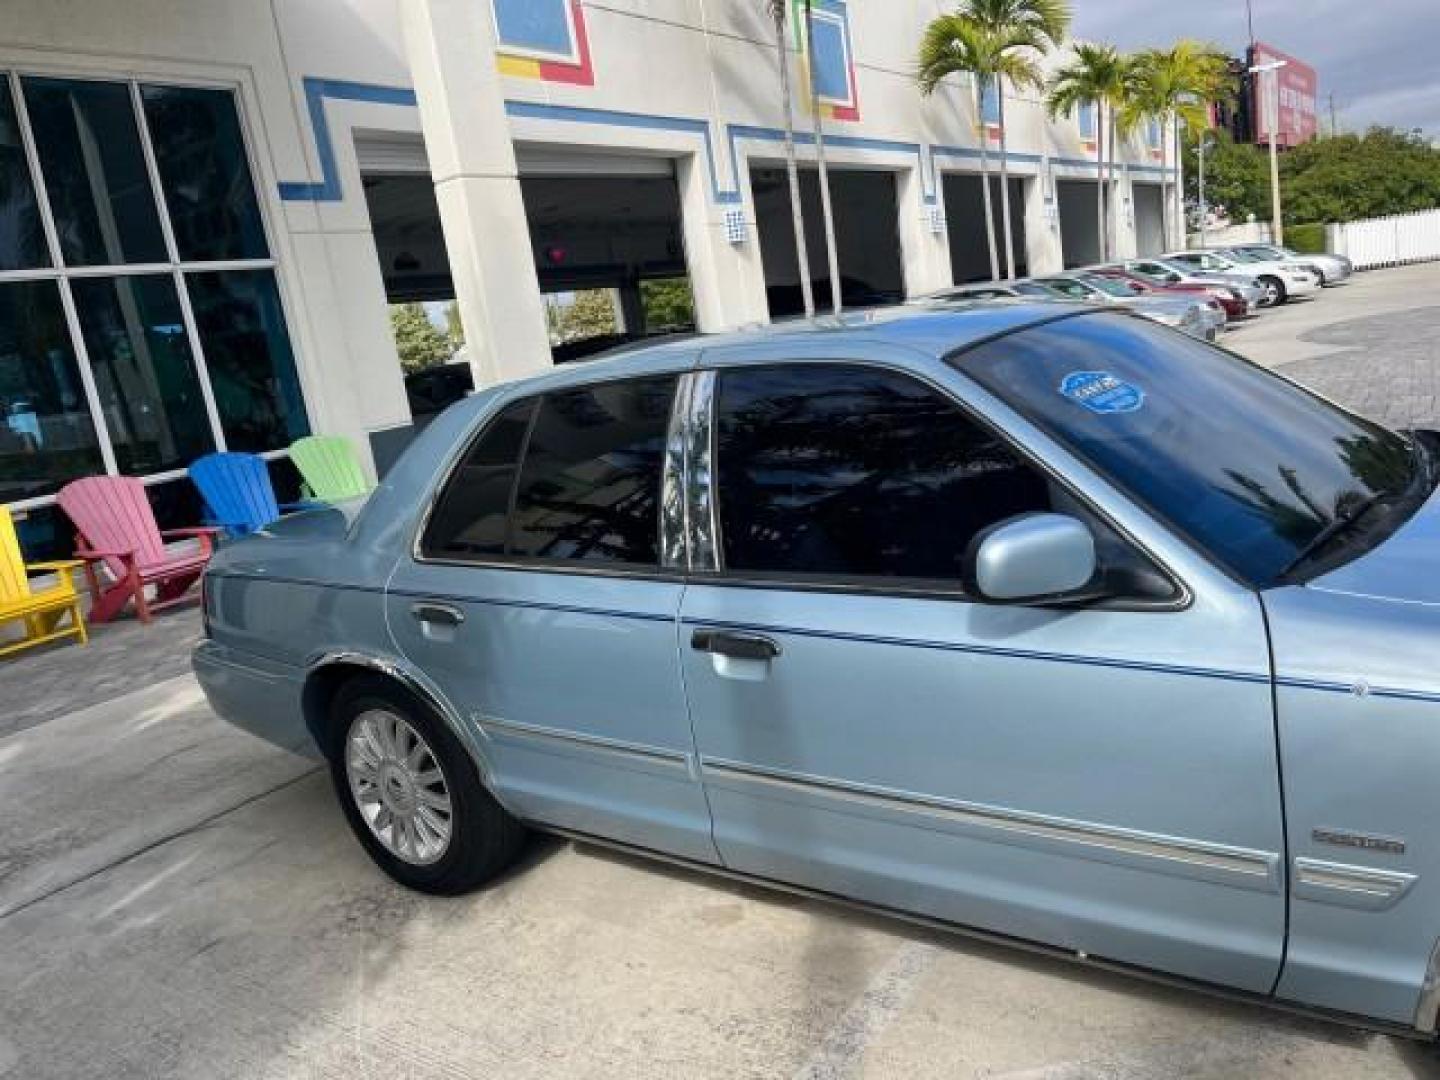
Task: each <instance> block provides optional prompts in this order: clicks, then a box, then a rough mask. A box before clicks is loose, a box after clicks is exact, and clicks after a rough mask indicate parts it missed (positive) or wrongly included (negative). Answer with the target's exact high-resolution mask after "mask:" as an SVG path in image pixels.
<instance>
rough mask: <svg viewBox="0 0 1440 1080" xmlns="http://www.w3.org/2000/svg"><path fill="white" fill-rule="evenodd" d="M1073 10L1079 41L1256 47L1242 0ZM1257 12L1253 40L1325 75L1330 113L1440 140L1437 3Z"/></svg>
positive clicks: (1110, 1) (1351, 123) (1140, 2)
mask: <svg viewBox="0 0 1440 1080" xmlns="http://www.w3.org/2000/svg"><path fill="white" fill-rule="evenodd" d="M1075 9H1076V10H1075V34H1076V36H1077V37H1085V38H1092V39H1100V40H1107V41H1113V42H1114V43H1115V44H1117V45H1119V46H1121V47H1122V48H1127V49H1131V48H1138V47H1141V46H1145V45H1163V44H1165V43H1167V42H1169V41H1173V40H1174V39H1175V38H1177V37H1194V38H1200V39H1201V40H1210V41H1214V42H1215V43H1216V44H1217V45H1220V46H1221V47H1223V48H1225V49H1226V50H1228V51H1230V52H1233V53H1235V54H1236V55H1239V54H1240V53H1241V51H1242V50H1243V49H1244V47H1245V44H1246V41H1247V39H1248V34H1247V31H1246V25H1245V3H1244V0H1210V2H1209V3H1208V4H1204V5H1201V4H1192V3H1182V2H1177V0H1077V3H1076V4H1075ZM1254 10H1255V36H1256V37H1257V38H1258V39H1260V40H1261V41H1264V42H1267V43H1269V44H1271V45H1273V46H1275V47H1276V48H1277V49H1281V50H1283V51H1284V52H1287V53H1289V54H1290V55H1292V56H1294V57H1296V58H1298V59H1300V60H1303V61H1304V62H1305V63H1307V64H1310V65H1311V66H1312V67H1314V68H1315V69H1316V70H1317V71H1318V72H1319V74H1320V97H1321V103H1322V106H1323V105H1325V104H1326V103H1327V98H1328V95H1330V94H1334V95H1335V104H1336V108H1337V109H1338V111H1339V112H1340V121H1341V124H1342V125H1344V126H1348V127H1352V128H1362V127H1365V126H1368V125H1369V124H1392V125H1394V126H1395V127H1401V128H1410V127H1419V128H1423V129H1425V130H1426V131H1427V132H1428V133H1429V134H1431V135H1432V136H1440V83H1437V82H1436V78H1435V61H1434V41H1435V39H1436V37H1437V35H1440V4H1437V3H1436V0H1380V2H1378V3H1368V4H1366V3H1356V2H1355V0H1255V3H1254Z"/></svg>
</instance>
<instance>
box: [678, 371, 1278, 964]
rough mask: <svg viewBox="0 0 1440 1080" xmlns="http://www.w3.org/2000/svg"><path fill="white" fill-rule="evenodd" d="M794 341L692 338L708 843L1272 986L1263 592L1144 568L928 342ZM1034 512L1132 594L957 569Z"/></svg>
mask: <svg viewBox="0 0 1440 1080" xmlns="http://www.w3.org/2000/svg"><path fill="white" fill-rule="evenodd" d="M799 351H800V350H799V349H795V348H793V347H792V350H791V351H790V352H789V354H788V355H787V356H786V357H783V358H782V357H773V356H757V355H756V354H755V353H754V352H753V351H741V352H739V353H723V352H722V353H719V354H713V353H707V354H706V356H705V358H704V362H705V364H706V365H707V366H708V365H710V364H712V363H713V364H714V365H715V374H714V375H713V376H705V378H706V380H707V381H706V382H705V383H704V384H703V385H705V386H708V387H711V388H713V389H712V393H711V395H710V397H711V402H710V406H711V407H710V410H709V411H708V412H705V411H704V410H703V409H702V410H700V412H701V415H702V416H704V417H706V418H707V420H708V422H710V423H713V427H714V434H713V440H710V441H709V445H710V446H712V447H713V451H706V452H707V453H709V452H713V455H714V459H713V462H712V461H708V460H706V461H703V462H702V464H701V468H700V472H701V473H702V474H706V475H712V476H713V477H715V482H716V488H715V495H716V500H717V505H716V507H715V513H714V515H713V520H714V530H713V531H714V534H715V535H716V536H717V537H718V543H717V552H716V558H715V561H714V563H713V566H712V568H711V569H710V571H709V573H708V574H696V575H695V576H694V577H693V578H692V583H691V585H690V587H689V588H688V589H687V592H686V595H685V599H684V603H683V607H682V611H681V624H682V625H681V642H680V644H681V649H682V653H683V657H684V666H685V683H686V687H687V691H688V694H689V698H690V705H691V712H692V715H693V718H694V725H695V736H696V745H697V751H698V754H699V759H700V768H701V774H702V776H703V777H704V781H705V787H706V791H707V794H708V797H709V802H710V806H711V810H712V814H713V818H714V823H715V836H716V843H717V846H718V848H719V851H720V854H721V855H722V857H723V858H724V860H725V863H726V865H728V866H730V867H733V868H735V869H738V870H741V871H745V872H749V873H754V874H759V875H763V876H767V877H772V878H777V879H781V880H785V881H790V882H795V883H799V884H803V885H806V886H809V887H812V888H816V889H821V890H825V891H829V892H834V893H839V894H843V895H847V896H854V897H859V898H861V899H864V900H867V901H870V902H873V903H877V904H881V905H884V906H887V907H892V908H897V909H904V910H908V911H918V912H921V913H924V914H927V915H931V916H937V917H940V918H944V919H947V920H952V921H955V922H959V923H963V924H967V925H971V926H975V927H980V928H984V929H987V930H991V931H996V932H1000V933H1003V934H1007V935H1013V936H1017V937H1022V938H1027V939H1032V940H1038V941H1044V942H1048V943H1050V944H1053V945H1058V946H1061V947H1064V948H1068V949H1075V950H1082V951H1085V952H1088V953H1092V954H1094V955H1097V956H1103V957H1107V958H1110V959H1113V960H1120V961H1125V962H1129V963H1135V964H1140V965H1143V966H1148V967H1153V968H1158V969H1163V970H1166V971H1170V972H1175V973H1178V974H1182V975H1187V976H1191V977H1194V978H1198V979H1204V980H1207V981H1211V982H1215V983H1223V984H1227V985H1230V986H1236V987H1241V988H1244V989H1246V990H1251V991H1256V992H1267V991H1269V989H1270V988H1271V986H1272V985H1273V984H1274V981H1275V979H1276V977H1277V974H1278V971H1279V967H1280V962H1281V952H1282V946H1283V939H1284V920H1285V903H1284V897H1283V892H1282V873H1283V861H1282V852H1283V850H1284V840H1283V830H1282V826H1281V817H1282V815H1281V812H1280V793H1279V789H1278V780H1277V767H1276V755H1275V741H1274V728H1273V718H1272V707H1271V697H1270V678H1269V668H1268V653H1267V647H1266V638H1265V628H1264V622H1263V617H1262V614H1261V611H1260V608H1259V605H1258V602H1257V600H1256V599H1255V597H1254V596H1253V595H1252V594H1248V593H1246V592H1245V591H1244V590H1243V589H1240V588H1238V587H1234V586H1230V587H1227V586H1226V584H1225V579H1223V577H1221V576H1220V575H1218V574H1212V575H1210V576H1208V577H1206V576H1204V575H1201V576H1202V578H1203V581H1198V580H1197V581H1196V582H1195V584H1194V588H1193V591H1192V590H1191V589H1189V588H1187V587H1186V586H1185V585H1183V584H1181V583H1180V581H1179V579H1178V577H1177V578H1174V579H1172V578H1171V577H1169V576H1168V575H1167V574H1165V573H1163V572H1162V571H1161V569H1160V567H1159V564H1158V563H1157V562H1156V561H1155V560H1154V559H1152V557H1151V556H1150V555H1148V554H1146V553H1145V552H1143V551H1141V550H1139V548H1138V547H1137V545H1136V544H1135V543H1134V542H1133V541H1132V540H1130V539H1129V538H1128V537H1127V536H1126V535H1125V533H1124V531H1123V530H1122V529H1121V528H1120V527H1118V526H1116V525H1114V524H1112V522H1111V521H1109V520H1107V519H1106V518H1104V517H1102V516H1101V515H1100V514H1099V513H1097V512H1096V511H1095V510H1094V509H1093V508H1092V506H1091V505H1090V504H1089V503H1087V502H1083V501H1082V500H1080V499H1079V498H1077V497H1076V496H1075V495H1074V494H1073V489H1072V488H1071V487H1070V486H1069V485H1068V484H1066V483H1063V482H1061V481H1060V480H1058V479H1057V478H1056V475H1055V474H1054V473H1052V472H1050V471H1049V470H1047V469H1045V468H1042V467H1040V466H1038V465H1037V464H1036V463H1035V461H1034V460H1033V459H1032V458H1030V457H1029V456H1028V455H1026V454H1024V453H1022V452H1020V451H1019V450H1018V449H1017V447H1016V446H1015V445H1014V444H1012V443H1011V442H1010V441H1009V440H1008V439H1007V438H1006V437H1004V436H1002V435H1001V434H999V433H998V432H997V430H996V429H994V428H992V427H991V426H989V425H988V424H985V423H981V422H980V421H979V420H977V419H976V416H975V414H974V413H972V412H971V411H969V410H968V409H966V408H963V407H962V406H961V405H960V403H959V402H958V401H957V399H956V397H955V396H953V395H954V394H955V393H965V392H967V391H962V390H959V389H958V387H957V380H958V383H961V384H963V383H964V382H965V380H963V379H960V377H959V376H958V375H956V374H955V373H954V372H953V371H950V370H949V369H947V368H946V367H945V365H943V364H941V363H940V362H938V361H935V362H934V363H933V364H932V365H930V367H928V368H926V367H923V366H922V369H921V370H912V371H910V372H904V371H897V370H891V369H886V368H883V367H876V366H873V365H872V364H871V363H869V362H868V360H867V358H862V357H858V356H857V357H851V358H849V359H848V360H847V358H845V357H843V356H841V357H838V358H837V357H835V356H834V355H832V356H830V357H829V358H821V357H813V358H802V357H801V356H800V355H798V353H799ZM873 355H874V354H873V353H871V354H867V357H873ZM908 363H910V364H911V365H914V364H915V363H916V361H913V360H911V361H908ZM922 375H923V376H924V377H921V376H922ZM947 385H948V387H949V389H947ZM968 392H969V393H973V394H978V395H979V396H980V397H981V398H983V397H984V394H983V392H982V391H979V390H978V388H974V387H971V388H970V390H969V391H968ZM1020 423H1023V422H1020ZM1037 437H1038V436H1037ZM702 443H704V440H702ZM1034 511H1057V512H1063V513H1069V514H1072V515H1075V516H1079V517H1081V518H1082V520H1085V521H1087V522H1088V523H1089V524H1090V525H1091V526H1092V528H1093V529H1094V530H1095V532H1096V535H1097V542H1098V544H1099V548H1100V551H1101V556H1102V564H1104V565H1105V566H1107V567H1109V568H1110V571H1111V572H1112V574H1114V575H1116V576H1117V580H1120V575H1124V580H1128V581H1132V582H1133V583H1134V585H1133V595H1130V596H1128V597H1126V596H1122V597H1120V598H1119V599H1117V601H1116V602H1113V603H1108V604H1104V605H1101V606H1098V607H1089V608H1087V607H1066V606H1052V607H1045V606H1002V605H995V604H989V603H985V602H981V601H979V600H977V598H976V597H975V596H973V595H970V594H968V593H967V592H966V590H965V588H964V586H963V584H962V581H961V569H962V564H963V562H964V553H965V551H966V548H967V546H968V545H969V544H970V543H971V542H972V540H974V539H975V537H976V536H977V534H979V533H980V532H981V531H982V530H984V529H986V528H987V527H988V526H990V525H993V524H996V523H998V522H999V521H1001V520H1005V519H1008V518H1011V517H1013V516H1015V515H1019V514H1025V513H1029V512H1034Z"/></svg>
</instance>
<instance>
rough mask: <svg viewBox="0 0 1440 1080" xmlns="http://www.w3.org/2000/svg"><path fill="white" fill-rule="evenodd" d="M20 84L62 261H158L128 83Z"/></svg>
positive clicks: (156, 223) (159, 242)
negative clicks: (23, 91)
mask: <svg viewBox="0 0 1440 1080" xmlns="http://www.w3.org/2000/svg"><path fill="white" fill-rule="evenodd" d="M22 84H23V86H24V89H25V108H26V109H27V110H28V111H29V113H30V128H31V131H32V132H33V133H34V136H35V147H36V150H37V152H38V153H39V155H40V171H41V173H42V174H43V176H44V182H45V190H46V192H47V193H48V194H49V196H50V209H51V212H52V214H53V215H54V217H55V229H56V231H57V232H58V233H59V234H60V250H61V252H62V253H63V254H64V256H65V261H66V263H68V264H69V265H71V266H110V265H119V264H122V263H145V262H164V261H165V258H166V255H165V241H164V238H163V237H162V236H161V233H160V217H159V214H158V213H157V212H156V210H155V195H154V192H152V191H151V189H150V177H149V175H148V174H147V172H146V171H145V155H144V153H143V151H142V150H141V149H140V134H139V132H138V131H137V130H136V127H135V110H134V107H133V105H132V104H131V101H130V88H129V87H128V86H126V85H125V84H124V83H105V82H90V81H82V80H72V79H32V78H27V79H24V80H22Z"/></svg>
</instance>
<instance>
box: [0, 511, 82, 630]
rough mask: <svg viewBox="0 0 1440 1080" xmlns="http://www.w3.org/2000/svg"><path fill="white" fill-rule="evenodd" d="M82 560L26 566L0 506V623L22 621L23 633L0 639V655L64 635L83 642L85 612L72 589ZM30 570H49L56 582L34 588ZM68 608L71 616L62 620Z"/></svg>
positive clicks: (6, 516) (7, 516)
mask: <svg viewBox="0 0 1440 1080" xmlns="http://www.w3.org/2000/svg"><path fill="white" fill-rule="evenodd" d="M84 565H85V564H84V563H83V562H79V561H77V560H74V559H67V560H65V561H64V562H45V563H31V564H30V565H29V566H28V567H27V566H26V565H25V561H24V560H23V559H22V558H21V557H20V541H19V539H18V538H17V537H16V536H15V523H14V522H13V521H12V520H11V519H10V514H9V512H8V511H6V510H4V509H3V508H0V625H5V624H8V623H12V622H24V624H25V636H24V637H23V638H21V639H20V640H18V641H12V640H9V639H8V638H5V639H0V656H8V655H9V654H10V653H14V652H19V651H20V650H21V649H28V648H30V647H31V646H32V645H42V644H44V643H45V642H47V641H56V640H58V639H60V638H63V637H77V638H79V639H80V644H82V645H83V644H85V642H87V641H88V640H89V639H90V635H89V634H88V633H87V632H86V630H85V616H84V615H83V614H82V613H81V611H80V594H79V593H77V592H76V591H75V582H74V579H73V578H72V577H71V574H72V573H73V572H74V571H75V569H76V568H77V567H81V566H84ZM31 570H41V571H49V572H51V573H54V574H55V575H56V577H57V579H58V580H57V582H56V584H54V585H52V586H51V587H50V588H48V589H43V590H41V591H39V592H36V591H35V590H34V589H32V588H31V587H30V574H29V571H31ZM66 612H69V614H70V620H69V622H68V623H65V624H64V625H63V626H62V625H61V624H62V623H63V622H64V621H65V614H66Z"/></svg>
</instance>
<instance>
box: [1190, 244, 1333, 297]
mask: <svg viewBox="0 0 1440 1080" xmlns="http://www.w3.org/2000/svg"><path fill="white" fill-rule="evenodd" d="M1165 258H1167V259H1169V260H1170V261H1171V262H1177V263H1181V264H1183V265H1185V266H1189V267H1193V268H1194V269H1196V270H1205V271H1207V272H1209V273H1214V274H1242V275H1244V276H1246V277H1253V278H1254V279H1255V280H1256V281H1258V282H1259V283H1260V287H1261V288H1262V289H1264V290H1265V298H1264V299H1263V300H1262V301H1261V305H1262V306H1263V307H1275V306H1276V305H1278V304H1283V303H1285V302H1286V301H1287V300H1289V299H1290V298H1291V297H1294V296H1310V295H1311V294H1313V293H1317V292H1319V291H1320V275H1319V273H1317V272H1316V271H1313V270H1309V269H1307V268H1306V267H1304V266H1302V265H1301V264H1300V263H1297V262H1293V261H1291V260H1289V259H1251V258H1240V257H1238V256H1235V255H1221V254H1219V253H1218V252H1214V251H1176V252H1171V253H1170V254H1169V255H1166V256H1165Z"/></svg>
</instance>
